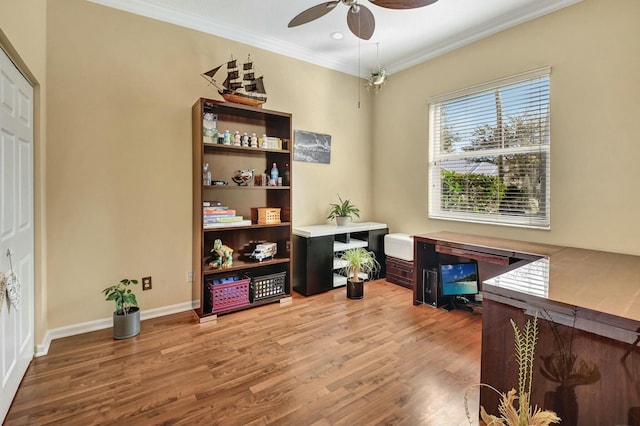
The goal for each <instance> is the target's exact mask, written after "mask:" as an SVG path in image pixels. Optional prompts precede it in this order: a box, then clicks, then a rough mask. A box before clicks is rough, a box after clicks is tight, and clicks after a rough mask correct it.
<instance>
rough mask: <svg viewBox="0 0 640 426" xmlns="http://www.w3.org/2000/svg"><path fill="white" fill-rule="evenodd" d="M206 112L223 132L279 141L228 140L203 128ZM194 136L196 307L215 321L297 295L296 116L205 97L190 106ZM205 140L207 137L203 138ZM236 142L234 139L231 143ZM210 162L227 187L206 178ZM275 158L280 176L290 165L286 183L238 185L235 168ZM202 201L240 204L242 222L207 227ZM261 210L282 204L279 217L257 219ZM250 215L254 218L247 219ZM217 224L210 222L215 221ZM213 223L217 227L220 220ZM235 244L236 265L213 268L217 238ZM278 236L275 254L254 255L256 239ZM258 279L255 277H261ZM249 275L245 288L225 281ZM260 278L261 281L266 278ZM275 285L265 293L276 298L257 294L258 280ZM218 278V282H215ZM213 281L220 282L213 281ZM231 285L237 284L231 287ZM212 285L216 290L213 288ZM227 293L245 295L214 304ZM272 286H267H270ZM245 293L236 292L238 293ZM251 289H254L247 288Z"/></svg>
mask: <svg viewBox="0 0 640 426" xmlns="http://www.w3.org/2000/svg"><path fill="white" fill-rule="evenodd" d="M205 114H209V117H211V116H214V117H215V119H216V120H215V121H216V123H217V129H218V131H219V132H220V135H222V134H223V133H224V131H225V130H229V132H230V133H231V134H233V133H235V131H239V132H240V134H243V133H245V132H246V133H247V134H248V135H251V134H252V133H255V134H256V135H257V137H260V138H262V136H263V135H266V136H268V137H269V138H270V139H271V140H272V141H276V142H277V141H278V140H279V141H280V145H278V146H273V145H272V147H271V148H260V147H251V146H236V145H233V144H232V145H225V144H223V143H218V140H217V138H213V139H212V138H206V137H205V134H204V130H203V118H204V115H205ZM192 120H193V125H192V129H193V130H192V137H193V143H192V145H193V304H194V312H195V313H196V314H197V316H198V318H200V320H201V321H203V320H209V319H215V318H216V316H217V315H218V314H221V313H228V312H231V311H235V310H239V309H246V308H251V307H254V306H257V305H261V304H265V303H272V302H277V301H290V300H291V273H292V253H291V236H292V234H291V214H292V212H291V207H292V206H291V191H292V188H293V176H292V175H291V170H290V165H291V160H292V158H291V140H292V126H291V120H292V116H291V114H288V113H283V112H278V111H270V110H266V109H261V108H253V107H249V106H244V105H239V104H233V103H228V102H219V101H215V100H210V99H204V98H202V99H199V100H198V101H197V102H196V103H195V104H194V105H193V108H192ZM205 140H206V142H205ZM232 143H233V142H232ZM205 163H208V164H209V170H210V171H211V178H212V180H213V181H214V182H215V181H219V182H220V183H222V181H224V182H227V184H226V185H216V184H213V185H207V184H206V183H207V182H205V181H204V178H203V165H204V164H205ZM274 163H275V164H276V165H277V167H278V169H279V171H280V176H283V175H284V171H285V170H287V172H288V176H287V181H285V183H287V185H286V186H263V185H259V186H258V185H254V183H255V182H254V181H251V182H250V183H249V185H247V186H244V185H242V186H241V185H238V184H236V183H235V182H234V181H233V179H232V178H233V176H234V174H235V173H236V171H237V170H254V171H255V174H256V175H262V174H263V173H269V171H270V169H271V167H272V165H273V164H274ZM203 202H210V203H212V204H215V203H216V202H219V203H221V204H222V205H224V206H226V207H228V209H229V210H234V211H235V214H236V215H237V216H242V219H243V220H244V222H238V223H240V224H241V226H237V223H236V224H234V223H230V224H227V225H221V226H220V227H213V228H205V218H204V215H203ZM259 208H261V209H263V208H269V209H279V215H280V220H279V221H278V222H273V221H269V223H258V222H259V221H258V212H259V210H258V209H259ZM247 221H249V222H247ZM209 226H211V225H209ZM214 226H215V225H214ZM218 239H219V240H221V241H222V243H223V244H225V245H227V246H229V247H231V248H232V249H233V251H234V252H233V264H232V266H231V267H228V268H223V269H219V268H213V267H211V266H210V264H209V260H210V258H211V256H212V253H211V250H212V248H213V246H214V243H215V241H216V240H218ZM262 242H272V243H275V244H276V245H277V255H276V256H275V257H273V258H269V259H265V260H262V261H255V260H252V259H251V258H250V256H249V255H250V254H251V252H252V251H253V249H254V248H255V246H256V244H258V243H262ZM256 277H257V278H256ZM246 278H249V279H250V284H249V286H248V287H245V286H244V284H239V285H238V288H237V289H235V288H233V286H232V285H230V284H225V283H227V282H229V281H232V280H236V279H237V280H239V281H240V282H241V283H243V282H244V281H242V280H244V279H246ZM261 278H262V280H261ZM256 282H259V284H260V285H261V286H262V285H267V286H269V285H275V286H277V291H273V292H271V291H266V292H264V294H267V295H269V296H270V297H262V293H259V292H258V293H257V292H256V291H257V290H256V288H255V283H256ZM214 283H217V284H214ZM215 285H222V286H219V287H215ZM225 285H230V286H231V288H229V289H228V290H227V289H225V287H224V286H225ZM212 289H213V292H212ZM222 290H224V291H228V293H229V294H226V293H225V294H222V296H221V297H236V296H237V297H239V298H241V301H240V302H239V303H227V304H225V303H222V304H221V305H216V303H215V301H214V299H215V298H214V296H215V297H217V296H218V292H222ZM267 290H268V289H267ZM236 291H237V292H238V293H240V295H239V296H238V295H236V294H234V292H236ZM247 292H248V294H246V293H247Z"/></svg>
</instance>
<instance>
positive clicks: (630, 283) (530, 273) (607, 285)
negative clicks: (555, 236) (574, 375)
mask: <svg viewBox="0 0 640 426" xmlns="http://www.w3.org/2000/svg"><path fill="white" fill-rule="evenodd" d="M414 241H416V242H423V243H431V244H441V245H445V246H448V247H457V248H460V249H463V250H472V251H478V252H485V251H486V252H490V253H498V254H504V255H508V256H513V257H516V258H518V257H521V258H523V259H530V260H531V262H529V263H526V264H524V265H522V266H519V267H517V268H515V269H513V270H511V271H508V272H505V273H503V274H501V275H499V276H497V277H494V278H491V279H488V280H484V281H483V288H482V290H483V294H484V295H485V298H487V297H489V298H491V297H492V295H495V296H497V297H498V298H500V297H502V298H506V299H508V300H515V301H518V300H520V301H522V302H525V303H526V304H527V305H529V306H537V307H541V308H543V309H545V308H546V307H547V306H549V304H559V305H566V307H567V309H568V310H572V309H574V307H575V308H576V309H575V310H576V315H577V316H578V317H580V318H582V319H586V320H588V321H591V322H598V323H605V324H608V325H612V326H614V327H616V328H622V329H625V330H629V331H636V333H637V332H638V331H639V330H638V327H640V256H632V255H625V254H618V253H609V252H602V251H596V250H585V249H578V248H571V247H561V246H553V245H546V244H536V243H528V242H523V241H515V240H507V239H500V238H491V237H483V236H477V235H466V234H457V233H452V232H437V233H431V234H423V235H416V236H414ZM520 255H525V256H520ZM536 258H537V259H536ZM494 300H497V299H494ZM629 320H630V321H629ZM589 328H591V327H589ZM625 340H626V339H625Z"/></svg>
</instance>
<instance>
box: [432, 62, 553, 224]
mask: <svg viewBox="0 0 640 426" xmlns="http://www.w3.org/2000/svg"><path fill="white" fill-rule="evenodd" d="M550 72H551V70H550V68H548V67H546V68H542V69H538V70H534V71H530V72H527V73H523V74H519V75H517V76H513V77H509V78H505V79H501V80H497V81H493V82H491V83H487V84H483V85H481V86H475V87H472V88H469V89H465V90H461V91H456V92H453V93H448V94H444V95H441V96H438V97H434V98H432V99H430V100H429V115H430V117H429V118H430V126H429V127H430V137H429V217H431V218H437V219H449V220H461V221H469V222H482V223H493V224H502V225H512V226H526V227H536V228H549V227H550V209H551V205H550V201H551V193H550V169H551V165H550V142H551V141H550V137H549V128H550V126H549V92H550V82H549V76H550Z"/></svg>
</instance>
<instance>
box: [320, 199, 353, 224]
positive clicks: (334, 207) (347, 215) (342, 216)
mask: <svg viewBox="0 0 640 426" xmlns="http://www.w3.org/2000/svg"><path fill="white" fill-rule="evenodd" d="M338 200H340V203H339V204H334V203H332V204H329V205H330V206H331V210H330V211H329V216H327V219H335V220H336V224H337V225H338V226H344V225H346V224H347V220H349V219H352V217H351V216H356V217H358V218H359V217H360V209H359V208H357V207H356V206H354V205H353V204H351V201H349V200H344V201H343V200H342V198H340V194H338Z"/></svg>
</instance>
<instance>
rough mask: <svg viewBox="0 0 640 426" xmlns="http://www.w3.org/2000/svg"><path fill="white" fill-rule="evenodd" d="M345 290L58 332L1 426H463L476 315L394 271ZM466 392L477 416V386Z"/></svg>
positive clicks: (474, 369)
mask: <svg viewBox="0 0 640 426" xmlns="http://www.w3.org/2000/svg"><path fill="white" fill-rule="evenodd" d="M345 293H346V290H345V289H344V288H343V289H336V290H333V291H331V292H329V293H325V294H321V295H318V296H313V297H307V298H305V297H302V296H299V295H297V294H294V298H293V303H291V304H289V305H280V304H278V303H276V304H272V305H266V306H262V307H258V308H255V309H251V310H247V311H242V312H236V313H233V314H230V315H224V316H221V317H219V318H218V320H217V322H215V323H208V324H198V323H196V322H195V320H194V318H193V316H192V314H191V313H190V312H184V313H181V314H175V315H170V316H166V317H162V318H155V319H151V320H146V321H143V322H142V331H141V333H140V335H139V336H137V337H135V338H132V339H128V340H121V341H115V340H113V339H112V334H111V329H107V330H101V331H96V332H92V333H87V334H83V335H79V336H72V337H67V338H64V339H59V340H55V341H53V342H52V344H51V347H50V349H49V353H48V355H46V356H43V357H40V358H36V359H34V361H33V362H32V365H31V366H30V368H29V370H28V372H27V374H26V376H25V377H24V380H23V382H22V384H21V386H20V389H19V390H18V393H17V395H16V397H15V399H14V402H13V405H12V407H11V409H10V411H9V414H8V415H7V418H6V420H5V424H6V425H26V424H28V425H43V424H64V425H90V424H96V425H113V424H127V425H147V424H162V425H169V424H171V425H194V424H197V425H268V424H277V425H318V426H323V425H368V424H385V425H391V424H393V425H468V424H469V423H468V420H467V417H466V415H465V407H464V395H465V391H466V390H467V389H468V388H469V386H470V385H471V384H474V383H479V380H480V342H481V315H480V314H479V313H469V312H464V311H452V312H445V311H443V310H440V309H434V308H431V307H428V306H417V307H414V306H413V305H412V303H411V300H412V292H411V290H408V289H406V288H403V287H400V286H397V285H394V284H390V283H387V282H386V281H385V280H378V281H374V282H372V283H369V284H367V285H366V287H365V298H364V299H362V300H348V299H346V297H345ZM469 399H470V404H469V405H470V407H469V408H470V411H471V413H477V412H478V391H477V389H473V390H472V391H471V392H469ZM476 417H477V416H476ZM474 424H477V422H475V421H474Z"/></svg>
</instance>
